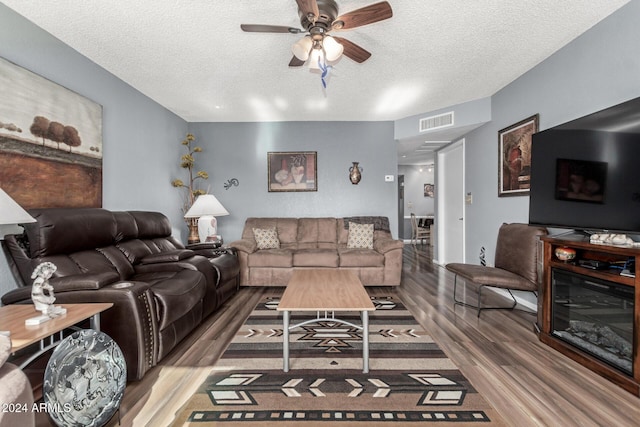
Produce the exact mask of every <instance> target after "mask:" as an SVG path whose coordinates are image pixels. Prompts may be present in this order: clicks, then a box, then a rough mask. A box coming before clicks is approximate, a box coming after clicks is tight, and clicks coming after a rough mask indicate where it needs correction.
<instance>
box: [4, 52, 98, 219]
mask: <svg viewBox="0 0 640 427" xmlns="http://www.w3.org/2000/svg"><path fill="white" fill-rule="evenodd" d="M0 88H2V96H1V97H0V182H1V183H2V188H3V190H5V191H6V192H7V193H8V194H9V195H10V196H11V197H12V198H13V199H14V200H15V201H16V202H17V203H18V204H20V206H22V207H23V208H25V209H31V208H58V207H67V208H86V207H94V208H97V207H101V206H102V106H101V105H99V104H98V103H96V102H94V101H92V100H90V99H88V98H86V97H84V96H82V95H80V94H78V93H76V92H74V91H72V90H70V89H67V88H66V87H64V86H61V85H59V84H57V83H55V82H53V81H51V80H48V79H46V78H44V77H42V76H40V75H38V74H36V73H33V72H31V71H29V70H27V69H25V68H22V67H20V66H18V65H16V64H14V63H12V62H10V61H8V60H6V59H4V58H1V57H0Z"/></svg>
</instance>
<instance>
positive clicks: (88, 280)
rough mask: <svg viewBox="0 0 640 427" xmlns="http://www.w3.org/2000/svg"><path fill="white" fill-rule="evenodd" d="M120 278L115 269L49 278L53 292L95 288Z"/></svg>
mask: <svg viewBox="0 0 640 427" xmlns="http://www.w3.org/2000/svg"><path fill="white" fill-rule="evenodd" d="M119 280H120V275H119V274H118V273H117V272H116V271H104V272H102V273H92V274H74V275H72V276H64V277H55V278H53V279H50V280H49V283H50V284H51V286H53V290H54V292H69V291H80V290H83V291H84V290H95V289H100V288H102V287H104V286H106V285H110V284H112V283H115V282H117V281H119Z"/></svg>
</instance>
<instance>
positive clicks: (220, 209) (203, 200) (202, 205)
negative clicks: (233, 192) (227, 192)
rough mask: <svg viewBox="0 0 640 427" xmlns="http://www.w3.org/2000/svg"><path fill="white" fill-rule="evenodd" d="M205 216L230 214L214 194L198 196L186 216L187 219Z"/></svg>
mask: <svg viewBox="0 0 640 427" xmlns="http://www.w3.org/2000/svg"><path fill="white" fill-rule="evenodd" d="M204 215H211V216H225V215H229V212H228V211H227V210H226V209H225V208H224V206H222V203H220V202H219V201H218V199H216V196H214V195H213V194H203V195H201V196H198V198H197V199H196V201H195V202H194V203H193V206H191V209H189V210H188V211H187V213H186V214H185V215H184V217H185V218H200V217H201V216H204Z"/></svg>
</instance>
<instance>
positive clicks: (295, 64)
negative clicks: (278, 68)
mask: <svg viewBox="0 0 640 427" xmlns="http://www.w3.org/2000/svg"><path fill="white" fill-rule="evenodd" d="M304 63H305V61H303V60H301V59H298V58H297V57H296V56H295V55H294V56H293V58H291V61H289V67H301V66H303V65H304Z"/></svg>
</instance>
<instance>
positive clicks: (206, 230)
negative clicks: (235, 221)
mask: <svg viewBox="0 0 640 427" xmlns="http://www.w3.org/2000/svg"><path fill="white" fill-rule="evenodd" d="M225 215H229V212H228V211H227V210H226V209H225V208H224V206H222V203H220V202H219V201H218V199H216V197H215V196H214V195H213V194H203V195H201V196H198V198H197V199H196V201H195V202H194V203H193V206H191V208H190V209H189V210H188V211H187V213H186V214H185V215H184V217H185V218H198V236H197V237H199V238H200V243H204V242H206V241H207V237H209V236H215V235H216V231H217V224H218V222H217V220H216V218H215V217H216V216H225ZM195 237H196V236H191V235H190V236H189V242H192V241H193V240H195Z"/></svg>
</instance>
